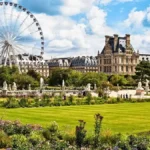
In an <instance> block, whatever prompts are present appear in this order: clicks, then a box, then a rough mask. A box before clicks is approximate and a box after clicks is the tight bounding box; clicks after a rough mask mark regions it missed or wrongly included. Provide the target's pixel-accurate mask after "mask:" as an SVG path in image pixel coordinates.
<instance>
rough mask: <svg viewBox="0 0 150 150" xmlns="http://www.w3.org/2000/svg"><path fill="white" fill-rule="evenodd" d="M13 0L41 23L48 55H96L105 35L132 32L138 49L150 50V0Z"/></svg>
mask: <svg viewBox="0 0 150 150" xmlns="http://www.w3.org/2000/svg"><path fill="white" fill-rule="evenodd" d="M10 1H11V0H10ZM12 1H13V2H16V3H19V4H20V5H22V6H24V7H26V8H27V9H28V10H30V11H31V12H32V13H33V14H34V15H35V17H36V18H37V19H38V21H39V22H40V25H41V27H42V29H43V32H44V36H45V42H46V46H45V55H46V57H48V58H51V57H66V56H77V55H97V51H98V50H99V51H101V50H102V48H103V46H104V41H105V35H112V36H113V34H119V35H120V36H125V34H131V42H132V45H133V47H134V49H135V51H136V50H139V51H140V52H141V53H149V49H150V1H149V0H12Z"/></svg>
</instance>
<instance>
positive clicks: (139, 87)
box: [138, 81, 142, 89]
mask: <svg viewBox="0 0 150 150" xmlns="http://www.w3.org/2000/svg"><path fill="white" fill-rule="evenodd" d="M141 88H142V82H141V81H140V82H138V89H141Z"/></svg>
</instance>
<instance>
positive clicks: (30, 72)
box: [27, 70, 41, 81]
mask: <svg viewBox="0 0 150 150" xmlns="http://www.w3.org/2000/svg"><path fill="white" fill-rule="evenodd" d="M27 75H29V76H31V77H32V78H34V79H35V80H37V81H40V77H41V75H40V74H39V73H38V72H36V71H35V70H28V72H27Z"/></svg>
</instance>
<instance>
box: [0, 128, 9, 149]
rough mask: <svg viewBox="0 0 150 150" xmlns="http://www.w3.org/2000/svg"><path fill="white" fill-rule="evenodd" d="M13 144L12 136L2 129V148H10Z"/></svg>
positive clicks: (0, 135)
mask: <svg viewBox="0 0 150 150" xmlns="http://www.w3.org/2000/svg"><path fill="white" fill-rule="evenodd" d="M10 146H11V139H10V137H9V136H8V135H7V134H6V133H5V132H4V131H3V130H0V148H4V147H6V148H8V147H10Z"/></svg>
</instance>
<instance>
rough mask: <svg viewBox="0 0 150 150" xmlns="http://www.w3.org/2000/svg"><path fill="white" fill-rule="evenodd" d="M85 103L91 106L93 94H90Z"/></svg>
mask: <svg viewBox="0 0 150 150" xmlns="http://www.w3.org/2000/svg"><path fill="white" fill-rule="evenodd" d="M85 101H86V104H88V105H90V104H91V101H92V95H91V93H89V92H88V94H87V97H86V99H85Z"/></svg>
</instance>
